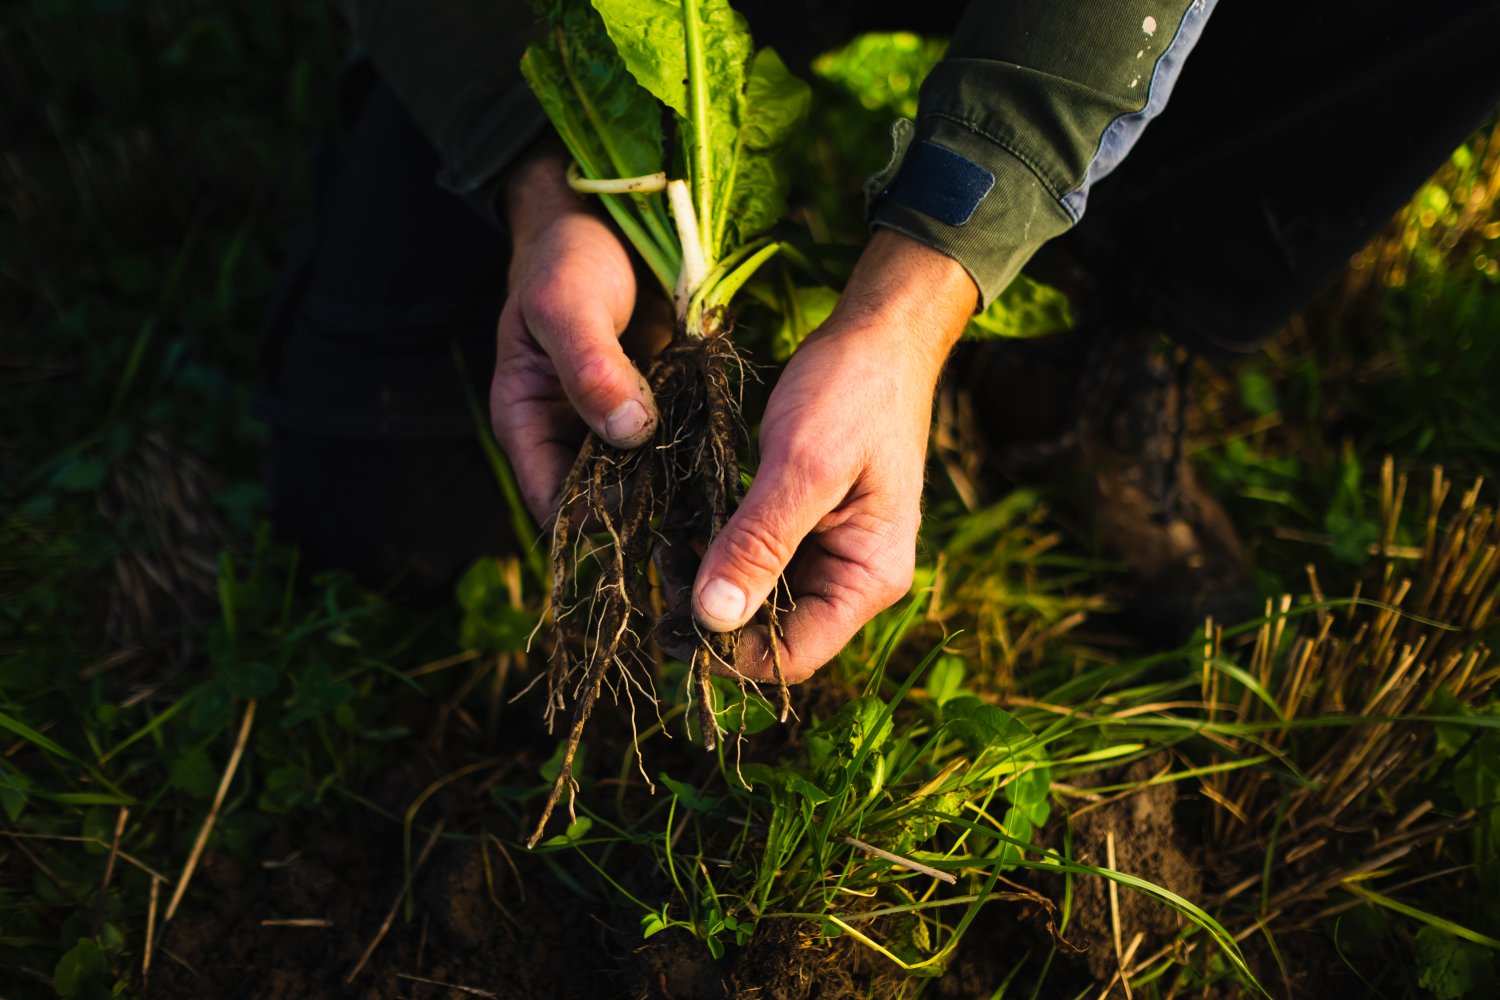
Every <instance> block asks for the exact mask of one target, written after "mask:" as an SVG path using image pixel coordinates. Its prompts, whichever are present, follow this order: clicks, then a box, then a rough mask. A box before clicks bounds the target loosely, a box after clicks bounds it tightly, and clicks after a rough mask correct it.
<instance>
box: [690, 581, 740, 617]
mask: <svg viewBox="0 0 1500 1000" xmlns="http://www.w3.org/2000/svg"><path fill="white" fill-rule="evenodd" d="M698 608H699V609H700V610H701V611H702V612H703V617H705V618H709V619H712V624H716V625H723V626H725V627H726V628H734V627H735V626H737V625H739V623H740V619H741V618H743V617H744V615H745V592H744V591H743V590H741V589H740V588H738V587H736V586H735V585H734V584H732V583H730V582H729V581H728V580H724V579H720V578H715V579H712V580H710V581H708V582H707V583H705V584H704V585H703V590H702V591H701V592H700V593H699V594H698Z"/></svg>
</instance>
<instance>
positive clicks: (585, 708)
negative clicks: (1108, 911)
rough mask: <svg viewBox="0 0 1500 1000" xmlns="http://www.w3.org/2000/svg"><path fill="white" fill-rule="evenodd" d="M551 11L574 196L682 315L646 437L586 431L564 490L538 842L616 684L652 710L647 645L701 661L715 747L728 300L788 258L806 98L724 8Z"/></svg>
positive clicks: (658, 5)
mask: <svg viewBox="0 0 1500 1000" xmlns="http://www.w3.org/2000/svg"><path fill="white" fill-rule="evenodd" d="M541 9H542V14H543V17H544V19H545V20H546V22H547V24H548V26H549V28H550V31H549V32H548V33H547V35H546V36H545V37H544V38H543V39H542V40H541V41H539V42H538V43H537V44H535V45H533V46H532V47H531V48H530V49H528V50H527V52H526V55H525V57H524V58H523V60H522V63H521V69H522V72H523V73H524V75H525V77H526V80H527V82H528V83H529V84H530V85H531V88H532V90H533V91H535V92H536V94H537V97H538V98H539V99H540V101H541V103H542V106H543V108H544V109H545V110H546V112H547V116H548V117H549V118H550V119H551V121H552V124H553V126H554V127H555V128H556V130H557V132H558V134H559V135H560V136H561V138H562V140H563V142H564V143H565V144H566V146H567V148H568V151H569V152H570V153H571V154H572V157H573V161H574V162H573V165H572V166H571V167H570V169H569V175H568V176H569V183H570V185H571V186H572V187H573V188H574V189H575V190H577V191H580V192H584V193H588V194H595V195H598V196H600V198H601V200H602V201H603V203H604V207H605V208H606V210H607V211H608V212H609V214H610V216H611V218H613V220H614V221H615V223H616V225H617V226H618V227H619V229H620V232H621V233H622V234H623V235H624V237H625V238H626V239H627V240H628V241H629V242H630V244H631V245H632V246H634V248H635V249H636V251H637V252H638V253H639V254H640V256H641V259H642V260H643V261H644V262H645V264H646V266H647V267H648V268H649V269H650V271H651V273H652V274H653V275H655V277H656V279H657V281H658V282H660V284H661V287H662V289H663V290H664V291H665V292H666V293H667V295H668V296H670V297H671V299H672V302H673V304H674V311H675V314H676V318H675V323H674V330H673V336H672V339H671V341H670V343H668V345H667V346H666V347H665V348H664V349H663V350H662V352H661V353H660V354H659V355H658V356H657V357H656V358H655V359H654V361H653V362H652V364H651V366H650V368H649V371H648V372H647V381H648V383H649V384H650V387H651V392H652V395H653V396H654V398H655V399H656V402H657V407H658V409H659V411H660V419H659V421H658V424H657V429H656V431H655V434H654V436H653V437H652V439H651V440H650V441H648V442H647V443H646V444H644V445H642V446H641V447H639V448H637V449H633V450H623V449H619V448H615V447H613V446H611V445H609V444H607V443H606V442H604V441H602V440H600V439H599V438H597V437H595V436H594V435H592V434H590V435H589V436H588V438H587V439H586V440H585V442H584V445H583V448H582V450H581V451H580V452H579V455H578V459H577V461H576V462H575V463H574V464H573V467H572V469H571V471H570V472H569V474H568V476H567V478H566V480H565V481H564V484H563V489H562V493H561V500H560V505H559V509H558V512H557V516H556V520H555V522H554V524H553V529H552V548H551V564H552V619H553V626H554V629H555V632H556V642H555V643H554V644H553V652H552V656H551V661H550V663H549V666H548V671H547V682H548V700H547V721H548V724H549V725H551V724H553V723H554V722H555V720H556V718H557V716H558V714H559V713H560V712H565V711H567V710H568V708H569V704H570V703H571V712H572V715H571V721H570V727H569V731H568V737H567V743H566V746H565V748H564V754H563V759H562V767H561V769H560V770H559V773H558V775H557V778H556V780H555V782H554V784H553V787H552V791H551V794H550V795H549V797H548V799H547V802H546V805H545V806H544V808H543V812H542V816H541V819H540V821H539V822H538V824H537V827H536V831H535V832H534V833H533V835H532V838H531V842H532V843H533V844H534V843H535V842H536V841H537V840H538V839H539V838H540V836H541V833H542V830H543V828H544V827H545V826H546V824H547V821H548V819H549V818H550V817H551V815H552V812H553V809H554V808H555V807H556V805H557V802H558V801H559V799H560V798H561V795H562V792H563V790H564V789H567V790H568V792H569V802H570V804H571V802H572V795H573V793H574V792H575V791H576V783H575V782H574V781H573V775H572V764H573V758H574V754H575V752H576V750H577V747H578V743H579V740H580V738H581V736H582V734H583V728H584V726H585V724H586V723H587V721H588V719H589V716H590V715H591V714H592V712H593V709H594V706H595V704H596V703H597V701H598V699H599V696H600V694H601V692H602V691H603V690H604V689H605V688H606V686H608V687H609V688H610V689H611V690H612V691H614V692H615V693H616V695H618V694H620V693H623V694H624V695H625V697H626V698H627V699H628V700H632V702H633V698H634V697H635V695H637V694H639V695H644V696H645V697H647V698H649V699H650V700H651V701H652V703H653V704H654V703H655V696H654V693H652V692H651V690H650V688H649V683H650V682H649V673H648V672H647V671H646V670H645V669H643V668H642V662H641V661H642V659H643V658H642V655H641V650H642V648H643V647H644V645H645V642H646V640H647V637H648V636H653V637H654V638H655V640H656V642H657V644H658V645H659V646H661V648H663V649H664V650H666V651H668V652H670V653H672V654H673V655H677V656H680V657H681V658H682V659H683V660H684V661H685V662H687V663H688V664H689V667H690V670H689V682H688V683H689V685H690V687H691V690H692V697H693V699H694V700H695V701H696V703H697V710H698V714H699V723H700V730H701V732H702V734H703V740H704V744H705V745H706V746H707V747H708V748H710V749H712V748H713V747H714V746H715V743H716V739H717V734H718V726H717V722H716V721H715V715H714V711H713V694H712V688H711V685H710V683H709V681H710V676H711V675H712V673H713V672H714V671H715V670H716V669H717V670H719V671H721V672H733V669H734V664H735V656H736V648H737V646H738V643H739V637H740V633H739V631H735V632H726V633H710V632H706V631H704V630H703V629H701V628H700V627H698V626H697V624H696V623H695V622H694V620H693V616H692V611H691V593H692V584H693V578H694V576H695V574H696V571H697V565H698V560H699V555H700V553H701V552H702V551H703V550H704V548H705V547H706V545H707V543H708V542H709V540H711V539H712V538H713V536H714V535H715V534H717V533H718V531H719V530H720V529H721V528H723V526H724V525H725V523H726V522H727V521H728V520H729V516H730V514H732V513H733V511H734V508H735V506H736V504H737V503H738V501H739V498H740V496H741V491H742V479H741V474H740V464H739V458H738V450H739V448H738V445H739V443H740V441H741V440H742V439H743V438H744V437H745V434H744V426H743V422H742V418H741V415H740V386H741V381H742V378H743V373H744V370H743V364H742V362H741V359H740V356H739V354H738V352H737V351H736V349H735V347H734V345H733V343H732V342H731V340H730V332H731V327H732V323H731V320H730V318H729V317H730V313H729V305H730V302H731V300H732V299H733V297H734V295H735V293H736V292H738V291H739V289H740V288H741V287H742V286H743V285H744V284H745V282H746V281H747V280H748V279H749V278H750V277H751V275H752V274H754V272H755V271H756V269H757V268H759V267H760V266H761V265H762V264H764V263H765V262H766V261H767V260H769V259H770V258H771V257H772V256H774V255H775V254H776V253H778V252H779V251H782V250H784V249H785V247H784V246H783V245H782V244H780V243H777V242H774V241H772V240H770V239H769V238H766V237H764V236H762V235H761V234H763V233H764V232H765V231H766V230H767V229H769V228H770V227H771V226H772V225H774V224H775V223H776V222H777V221H778V220H779V219H780V218H781V216H782V215H783V214H784V212H785V210H786V180H785V177H784V175H783V174H782V173H781V171H780V170H779V169H778V167H777V164H776V154H777V153H778V152H779V150H780V149H781V147H782V146H783V145H784V144H785V142H786V140H787V138H788V137H789V136H790V134H791V132H792V130H793V129H794V128H795V127H796V125H797V123H798V122H799V121H800V119H801V118H802V117H803V115H804V114H805V113H806V110H807V105H808V100H809V90H808V87H807V85H806V84H804V83H803V82H802V81H800V80H797V79H796V78H794V77H793V76H791V75H790V74H789V73H788V72H787V69H786V67H785V66H784V65H783V64H782V62H781V59H780V58H779V57H778V56H777V55H776V53H775V52H773V51H771V50H770V49H761V50H760V51H758V52H756V51H755V50H754V47H753V45H752V42H751V39H750V35H749V32H748V31H747V29H746V27H745V23H744V20H743V18H742V17H741V16H740V15H739V14H738V13H736V12H735V11H734V10H733V9H731V8H730V6H729V4H728V3H727V2H725V0H681V2H680V4H679V3H678V2H676V0H593V2H592V4H591V3H589V2H588V0H551V2H548V3H545V4H542V5H541ZM664 122H665V123H666V124H664ZM653 566H654V567H655V568H656V571H657V577H658V579H659V580H660V584H661V586H660V593H659V594H658V593H656V592H655V591H654V588H653V586H652V573H651V570H652V567H653ZM774 601H775V595H773V597H772V599H771V600H768V601H767V602H766V603H765V604H764V605H763V606H762V607H761V608H760V610H759V611H758V612H757V614H756V617H755V618H754V619H753V620H752V622H751V623H750V624H749V625H747V626H746V628H760V629H764V630H765V631H766V633H767V643H768V646H769V648H770V650H771V656H772V660H773V663H775V665H776V670H775V673H776V676H777V679H778V682H779V685H778V686H779V688H780V692H779V693H780V707H781V715H782V718H783V719H784V718H785V716H786V713H787V710H788V708H787V705H788V697H787V692H786V684H785V681H784V679H782V678H781V672H780V665H779V655H778V653H777V649H778V642H777V640H778V625H777V608H776V606H775V602H774ZM653 608H657V609H658V613H655V614H653V613H652V609H653Z"/></svg>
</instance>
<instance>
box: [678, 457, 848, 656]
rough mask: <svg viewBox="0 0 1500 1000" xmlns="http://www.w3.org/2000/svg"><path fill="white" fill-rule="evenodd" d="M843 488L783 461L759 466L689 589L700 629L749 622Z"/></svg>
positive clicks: (721, 628) (722, 628) (720, 629)
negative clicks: (692, 586)
mask: <svg viewBox="0 0 1500 1000" xmlns="http://www.w3.org/2000/svg"><path fill="white" fill-rule="evenodd" d="M844 492H845V490H844V488H843V487H837V486H836V484H835V483H834V482H833V481H832V480H827V479H821V480H820V479H816V478H812V477H808V476H806V475H803V474H799V473H798V472H797V471H796V467H795V466H793V465H790V464H789V463H786V464H783V463H778V465H777V466H775V467H770V466H768V464H763V465H762V466H761V471H760V474H759V475H757V476H756V477H755V481H754V482H753V483H751V484H750V489H749V491H748V492H747V493H746V494H745V499H744V501H743V502H742V503H741V504H740V507H739V509H738V510H737V511H735V513H734V516H733V517H731V518H730V519H729V523H728V524H726V525H725V526H724V528H723V530H722V531H720V532H719V534H718V536H717V537H715V538H714V540H713V541H712V542H711V543H710V544H709V547H708V552H707V553H706V554H705V555H704V557H703V563H702V565H701V566H700V567H699V570H698V579H697V582H696V586H695V587H694V589H693V613H694V617H696V618H697V619H698V621H699V623H700V624H702V625H703V627H704V628H707V629H710V630H711V631H714V632H727V631H730V630H731V629H736V628H739V627H740V626H741V625H743V624H745V622H747V621H749V620H750V618H751V616H752V615H754V613H755V611H756V609H758V608H759V607H760V606H761V604H762V602H764V601H765V599H766V597H767V596H769V595H770V593H771V591H772V589H774V588H775V586H776V581H777V580H778V579H779V578H780V577H781V575H782V573H784V572H785V571H786V568H787V564H788V563H790V562H791V560H792V556H793V555H794V554H795V553H796V551H797V547H798V546H799V545H801V544H802V540H803V539H804V538H806V537H807V535H808V534H809V533H810V532H811V531H812V530H813V529H814V528H815V527H817V525H818V522H819V521H821V520H822V519H823V517H824V515H826V514H827V513H828V512H829V511H830V510H832V509H833V508H834V507H835V506H837V505H838V503H839V502H840V500H842V498H843V494H844Z"/></svg>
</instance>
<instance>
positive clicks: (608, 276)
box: [490, 152, 657, 524]
mask: <svg viewBox="0 0 1500 1000" xmlns="http://www.w3.org/2000/svg"><path fill="white" fill-rule="evenodd" d="M566 164H567V159H566V157H565V156H563V155H562V154H558V153H550V152H549V153H546V154H542V155H539V156H537V157H535V158H533V159H531V160H529V161H527V162H526V163H524V164H522V165H521V166H519V167H518V168H517V169H516V171H515V173H514V175H513V176H512V178H511V179H510V182H509V183H508V184H507V186H506V190H505V204H506V210H507V214H508V217H509V221H510V229H511V245H512V255H511V265H510V284H509V288H508V289H507V296H506V300H505V306H504V308H503V309H502V310H501V311H500V321H499V324H498V326H497V328H496V347H495V377H494V380H493V382H492V383H491V385H490V423H491V426H492V427H493V428H494V431H495V438H496V439H497V440H498V441H499V442H500V446H501V447H502V448H504V449H505V453H506V454H507V455H509V456H510V460H511V464H512V466H513V468H514V470H515V474H516V480H517V482H518V484H519V486H520V488H521V495H522V496H523V497H524V498H525V500H526V505H527V507H529V508H530V509H531V513H532V515H533V516H534V517H535V518H536V519H537V521H538V523H541V524H545V523H547V522H548V521H549V520H550V519H551V518H552V516H553V514H554V513H555V512H556V510H557V505H558V501H559V497H558V495H557V494H558V490H559V489H560V488H561V486H562V482H563V480H564V478H566V476H567V474H568V470H569V469H570V468H571V467H572V465H573V461H574V459H575V458H576V457H577V454H578V448H579V446H580V444H581V443H582V441H583V437H584V430H585V426H586V427H587V428H588V429H591V430H593V432H594V433H595V434H597V435H599V436H600V437H601V438H603V439H604V440H605V441H607V442H609V443H610V444H612V445H615V446H616V447H620V448H634V447H638V446H639V445H642V444H644V443H645V442H646V441H647V440H649V439H650V437H651V435H652V433H653V432H654V431H655V430H656V423H657V412H656V403H655V401H654V400H653V399H652V397H651V390H650V388H649V387H648V386H647V384H646V380H645V379H644V378H643V377H642V376H641V373H640V371H639V370H637V368H636V367H635V365H633V364H632V363H631V361H630V359H629V358H628V357H627V356H626V354H625V351H624V349H623V348H622V347H621V345H620V335H621V334H622V333H624V332H625V328H626V326H627V325H628V324H629V323H630V320H631V314H632V313H633V312H634V310H635V304H636V280H635V271H634V270H633V269H632V267H631V262H630V256H629V254H628V253H627V252H626V250H625V247H624V246H623V245H622V244H621V242H620V240H619V238H618V237H617V236H616V235H615V233H614V231H613V230H612V229H611V228H610V227H609V225H608V224H607V223H606V222H605V221H604V219H602V218H601V217H600V216H599V215H597V214H595V213H594V212H592V211H590V210H589V208H588V207H587V206H586V205H585V203H584V201H583V199H582V198H581V197H580V196H579V195H578V194H576V193H574V192H573V191H572V190H571V189H569V188H568V186H567V181H566V179H565V170H566Z"/></svg>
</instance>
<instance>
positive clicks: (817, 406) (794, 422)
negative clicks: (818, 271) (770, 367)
mask: <svg viewBox="0 0 1500 1000" xmlns="http://www.w3.org/2000/svg"><path fill="white" fill-rule="evenodd" d="M976 295H977V291H976V289H975V286H974V282H973V280H972V279H971V278H970V277H969V276H968V273H967V272H966V271H964V270H963V268H962V267H960V266H959V265H958V264H957V263H956V262H954V261H953V260H952V259H950V258H948V257H946V256H944V255H943V254H940V253H938V252H937V251H934V250H931V249H928V248H927V247H925V246H923V245H921V244H919V243H917V242H916V241H914V240H912V239H910V238H908V237H906V236H903V235H901V234H899V233H896V232H894V231H892V230H887V229H881V230H878V231H877V232H876V234H875V235H874V237H873V238H872V239H871V241H870V243H869V245H868V246H867V247H866V249H865V251H864V253H863V254H862V255H861V257H860V260H859V264H858V266H857V267H856V268H855V271H854V274H853V276H852V277H851V278H850V281H849V286H848V288H847V290H846V291H845V292H844V295H843V297H842V298H841V299H840V301H839V304H838V307H837V308H836V309H835V310H834V312H833V315H832V316H830V317H829V319H828V321H827V322H826V323H824V324H823V326H822V327H820V328H819V329H818V330H816V331H815V332H814V333H813V334H812V335H811V336H809V337H808V338H807V340H806V341H804V342H803V344H802V345H801V346H800V347H799V348H798V349H797V352H796V354H795V355H793V357H792V359H791V361H790V362H788V364H787V366H786V370H785V372H784V373H783V374H782V376H781V378H780V380H779V381H778V382H777V383H776V388H775V390H774V391H773V392H772V393H771V398H770V401H769V402H768V403H767V406H766V413H765V418H764V419H763V421H762V422H761V432H760V438H761V463H760V469H759V471H758V473H757V474H756V477H755V482H754V483H753V484H752V485H751V487H750V489H749V491H748V492H747V493H746V495H745V499H744V501H743V502H742V503H741V504H740V507H739V509H738V511H736V512H735V514H734V516H733V517H732V518H731V519H730V521H729V523H728V524H727V525H726V526H725V527H724V530H723V531H721V532H720V533H719V535H718V536H717V537H716V538H715V539H714V541H713V543H712V544H711V545H710V546H709V549H708V552H707V553H706V554H705V556H704V559H703V564H702V567H701V568H700V569H699V572H698V577H697V581H696V583H695V585H694V593H693V611H694V615H695V616H696V617H697V619H698V621H699V623H700V624H702V625H703V626H704V627H705V628H709V629H712V630H714V631H721V632H722V631H728V630H730V629H733V628H736V627H738V626H740V625H742V624H744V623H745V622H746V621H748V620H749V619H750V618H751V616H752V614H753V613H754V612H755V610H756V609H758V608H759V607H760V605H761V602H762V601H764V600H765V598H766V597H767V595H769V594H770V593H771V590H772V588H773V587H774V586H775V584H776V580H777V578H778V577H779V576H780V575H781V574H782V573H783V572H785V573H786V574H787V582H788V583H789V585H790V587H791V593H792V597H793V600H794V601H795V608H794V609H793V610H790V611H783V612H782V614H781V616H780V624H781V625H782V627H783V629H784V635H783V636H782V638H781V646H780V654H781V666H782V669H783V672H784V674H785V676H786V679H787V681H789V682H791V683H796V682H798V681H802V680H805V679H807V678H808V677H809V676H811V675H812V673H813V672H814V671H815V670H817V669H818V668H819V667H820V666H822V665H823V664H824V663H826V662H827V661H828V660H830V659H832V658H833V656H834V655H835V654H836V653H837V652H838V651H839V650H840V649H842V648H843V646H844V645H845V644H846V643H847V642H848V641H849V640H850V639H851V638H853V636H854V634H855V633H856V632H857V631H859V629H860V628H861V627H862V626H863V625H864V624H865V623H866V622H867V621H869V620H870V619H871V618H873V617H874V616H875V615H876V613H878V612H879V611H881V610H882V609H884V608H887V607H889V606H890V605H891V604H893V603H895V602H896V601H897V600H899V599H900V598H901V596H902V595H903V594H905V593H906V592H907V590H908V589H909V588H910V586H911V580H912V573H913V567H914V565H915V560H916V541H917V528H918V526H919V524H920V522H921V497H922V480H923V474H924V471H925V466H926V450H927V432H928V427H929V425H930V423H931V418H932V397H933V392H934V391H935V389H936V387H937V380H938V376H939V374H940V373H941V370H942V366H943V362H944V361H945V360H946V358H947V355H948V352H949V351H950V350H951V349H952V347H953V344H954V343H955V342H956V341H957V339H958V336H959V334H960V333H962V332H963V328H964V325H965V324H966V323H967V322H968V319H969V317H970V315H972V313H973V310H974V305H975V297H976ZM736 667H737V669H738V670H739V671H740V672H741V673H743V674H744V675H745V676H747V677H751V678H754V679H757V680H772V679H773V678H774V673H773V666H772V661H771V658H770V655H769V651H768V649H767V647H766V635H765V633H764V632H763V631H762V632H758V633H757V632H755V631H752V630H748V629H747V630H746V632H745V633H744V637H743V638H742V639H741V645H740V654H739V657H738V662H737V663H736Z"/></svg>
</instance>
